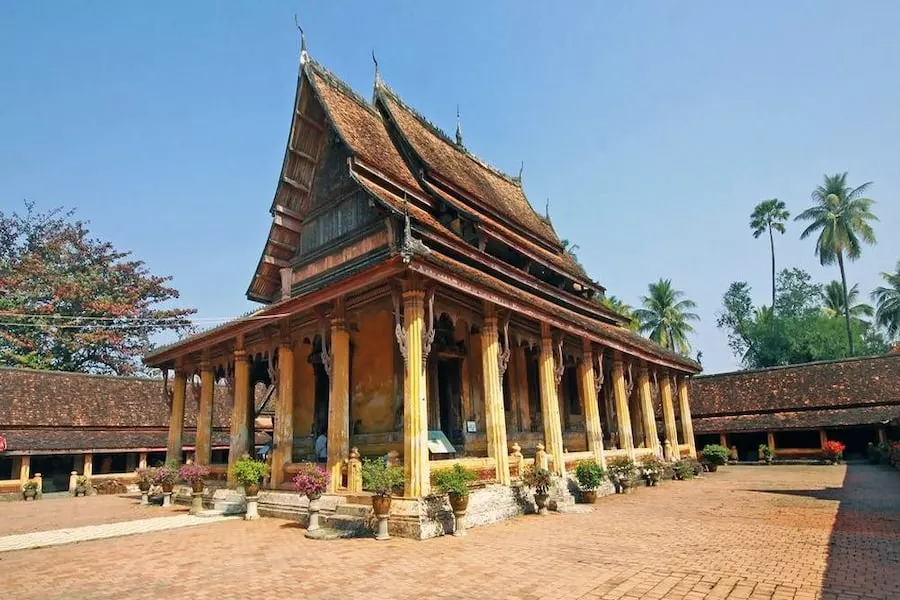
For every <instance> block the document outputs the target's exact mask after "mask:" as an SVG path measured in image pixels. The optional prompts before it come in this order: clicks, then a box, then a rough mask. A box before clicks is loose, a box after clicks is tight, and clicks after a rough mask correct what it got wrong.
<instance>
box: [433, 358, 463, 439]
mask: <svg viewBox="0 0 900 600" xmlns="http://www.w3.org/2000/svg"><path fill="white" fill-rule="evenodd" d="M460 379H461V365H460V360H459V359H458V358H451V359H442V360H439V361H438V362H437V388H438V412H439V414H440V418H441V431H443V432H444V435H446V436H447V439H448V440H450V443H452V444H454V445H457V444H459V445H462V442H463V422H462V398H461V395H460Z"/></svg>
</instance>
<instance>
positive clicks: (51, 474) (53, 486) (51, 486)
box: [31, 454, 75, 493]
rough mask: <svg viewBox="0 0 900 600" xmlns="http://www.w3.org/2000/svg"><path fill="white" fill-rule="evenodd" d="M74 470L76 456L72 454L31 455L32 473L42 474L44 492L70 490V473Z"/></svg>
mask: <svg viewBox="0 0 900 600" xmlns="http://www.w3.org/2000/svg"><path fill="white" fill-rule="evenodd" d="M74 470H75V457H74V456H72V455H71V454H54V455H50V456H32V457H31V475H32V476H34V474H35V473H40V474H41V479H43V482H44V486H43V488H44V489H43V491H44V493H48V492H65V491H68V489H69V475H70V474H71V473H72V471H74Z"/></svg>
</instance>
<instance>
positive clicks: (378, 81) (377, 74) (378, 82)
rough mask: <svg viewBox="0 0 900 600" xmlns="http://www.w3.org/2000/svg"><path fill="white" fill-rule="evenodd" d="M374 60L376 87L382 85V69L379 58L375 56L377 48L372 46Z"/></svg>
mask: <svg viewBox="0 0 900 600" xmlns="http://www.w3.org/2000/svg"><path fill="white" fill-rule="evenodd" d="M372 62H373V63H375V87H376V88H377V87H379V86H380V85H381V71H380V70H379V69H378V59H377V58H375V48H372Z"/></svg>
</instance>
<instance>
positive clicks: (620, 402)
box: [612, 351, 634, 459]
mask: <svg viewBox="0 0 900 600" xmlns="http://www.w3.org/2000/svg"><path fill="white" fill-rule="evenodd" d="M612 378H613V396H614V397H615V402H616V424H617V425H618V427H619V449H620V450H626V451H627V452H628V456H630V457H631V458H632V459H633V458H634V436H633V435H632V433H631V413H630V411H629V410H628V392H626V391H625V363H624V362H623V360H622V354H621V353H620V352H618V351H616V353H615V355H614V356H613V369H612Z"/></svg>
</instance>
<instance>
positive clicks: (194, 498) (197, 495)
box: [191, 492, 203, 515]
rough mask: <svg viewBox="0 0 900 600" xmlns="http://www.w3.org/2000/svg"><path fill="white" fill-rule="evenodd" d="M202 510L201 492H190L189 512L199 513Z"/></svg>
mask: <svg viewBox="0 0 900 600" xmlns="http://www.w3.org/2000/svg"><path fill="white" fill-rule="evenodd" d="M201 512H203V492H191V514H192V515H199V514H200V513H201Z"/></svg>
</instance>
